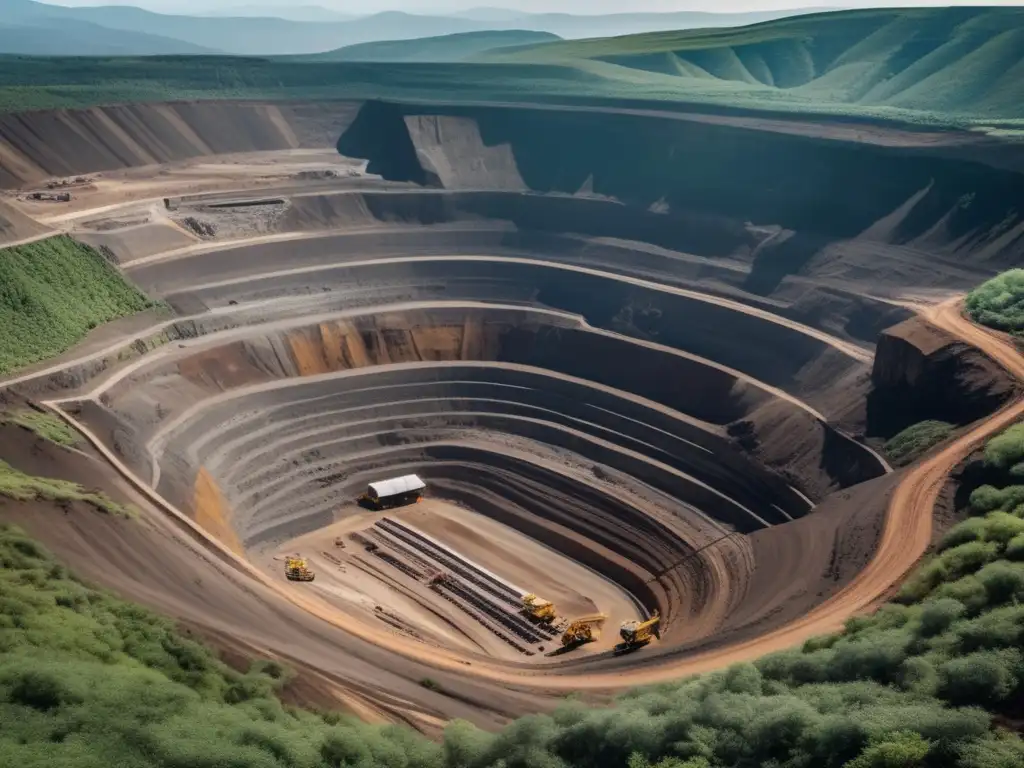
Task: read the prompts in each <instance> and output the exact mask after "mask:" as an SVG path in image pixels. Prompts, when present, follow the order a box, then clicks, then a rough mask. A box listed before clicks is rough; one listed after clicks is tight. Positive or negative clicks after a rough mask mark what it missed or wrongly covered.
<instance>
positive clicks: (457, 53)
mask: <svg viewBox="0 0 1024 768" xmlns="http://www.w3.org/2000/svg"><path fill="white" fill-rule="evenodd" d="M558 40H561V38H560V37H559V36H558V35H552V34H551V33H549V32H531V31H529V30H524V29H508V30H496V31H487V32H463V33H460V34H454V35H441V36H439V37H423V38H419V39H417V40H382V41H380V42H375V43H361V44H359V45H349V46H345V47H344V48H338V49H337V50H334V51H328V52H327V53H319V54H316V55H314V56H306V57H303V60H304V61H423V62H427V61H434V62H456V61H462V60H464V59H467V58H469V57H470V56H475V55H478V54H482V53H487V52H489V51H494V50H498V49H502V48H505V47H508V46H523V45H536V44H538V43H549V42H554V41H558Z"/></svg>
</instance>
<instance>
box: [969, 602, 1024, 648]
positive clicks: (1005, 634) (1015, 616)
mask: <svg viewBox="0 0 1024 768" xmlns="http://www.w3.org/2000/svg"><path fill="white" fill-rule="evenodd" d="M953 634H954V635H955V641H956V650H957V651H959V652H963V651H978V650H994V649H999V648H1013V647H1016V646H1018V645H1020V644H1021V641H1022V640H1024V606H1021V605H1007V606H1002V607H1000V608H996V609H995V610H991V611H986V612H985V613H983V614H982V615H981V616H979V617H978V618H976V619H971V620H970V621H964V622H961V623H960V624H958V625H957V626H956V628H955V630H954V633H953Z"/></svg>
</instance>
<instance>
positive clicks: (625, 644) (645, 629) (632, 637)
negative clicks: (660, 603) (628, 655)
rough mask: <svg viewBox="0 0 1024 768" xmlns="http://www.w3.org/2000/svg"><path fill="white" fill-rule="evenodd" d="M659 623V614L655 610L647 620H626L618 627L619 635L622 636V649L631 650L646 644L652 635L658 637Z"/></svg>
mask: <svg viewBox="0 0 1024 768" xmlns="http://www.w3.org/2000/svg"><path fill="white" fill-rule="evenodd" d="M659 624H661V615H660V614H659V613H658V611H657V610H655V611H654V613H653V614H651V618H649V619H647V621H627V622H624V623H623V624H622V626H621V627H619V636H620V637H621V638H622V646H620V647H621V648H622V649H623V650H632V649H633V648H639V647H641V646H644V645H647V644H648V643H649V642H651V638H652V637H658V636H659V635H658V625H659Z"/></svg>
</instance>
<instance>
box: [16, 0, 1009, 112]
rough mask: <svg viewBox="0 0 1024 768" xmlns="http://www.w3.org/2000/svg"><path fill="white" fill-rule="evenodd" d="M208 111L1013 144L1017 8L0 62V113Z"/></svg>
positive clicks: (873, 13) (876, 12) (847, 14)
mask: <svg viewBox="0 0 1024 768" xmlns="http://www.w3.org/2000/svg"><path fill="white" fill-rule="evenodd" d="M207 98H209V99H238V98H245V99H364V98H385V99H415V100H420V101H443V102H467V101H472V102H480V101H500V102H537V103H544V102H549V103H550V102H559V103H577V104H579V103H603V104H617V105H623V104H627V103H628V104H629V105H632V106H640V105H643V103H644V102H657V103H658V106H659V108H662V109H689V108H692V106H693V105H698V106H699V107H700V108H701V109H711V108H715V109H742V110H764V111H770V112H774V113H799V114H805V115H817V116H837V117H857V118H868V119H876V120H892V121H898V122H902V123H910V124H919V125H932V126H981V127H985V128H998V129H1008V130H1014V131H1017V130H1020V129H1021V128H1024V8H1002V9H999V8H959V9H944V8H934V9H916V10H905V9H896V10H886V11H880V10H872V11H849V12H836V13H826V14H814V15H809V16H800V17H793V18H789V19H785V20H781V21H773V22H767V23H764V24H757V25H754V26H749V27H742V28H735V29H711V30H696V31H693V30H691V31H689V32H672V33H657V34H646V35H634V36H624V37H616V38H603V39H598V40H581V41H572V42H569V41H562V42H553V43H545V44H542V45H530V46H526V47H522V46H517V47H515V48H514V49H511V50H509V49H504V50H502V51H500V52H497V51H492V52H491V53H483V54H479V55H478V56H475V57H474V58H473V60H471V61H464V62H458V63H447V62H436V61H435V62H409V61H405V62H387V63H382V62H350V61H306V60H299V59H296V58H281V59H267V58H256V57H248V58H239V57H235V58H229V57H213V56H204V57H180V58H178V57H151V58H145V59H128V58H106V59H101V58H91V59H55V58H52V59H25V58H6V59H3V58H0V111H20V110H26V109H50V108H57V107H80V106H91V105H95V104H110V103H119V102H137V101H164V100H171V99H207Z"/></svg>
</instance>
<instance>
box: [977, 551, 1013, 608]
mask: <svg viewBox="0 0 1024 768" xmlns="http://www.w3.org/2000/svg"><path fill="white" fill-rule="evenodd" d="M978 581H980V582H981V584H982V586H983V587H985V592H986V593H987V594H988V602H989V605H998V604H1000V603H1008V602H1010V601H1011V600H1015V599H1019V598H1024V563H1007V562H1005V561H999V562H995V563H989V564H988V565H986V566H985V567H984V568H982V569H981V570H980V571H978Z"/></svg>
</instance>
